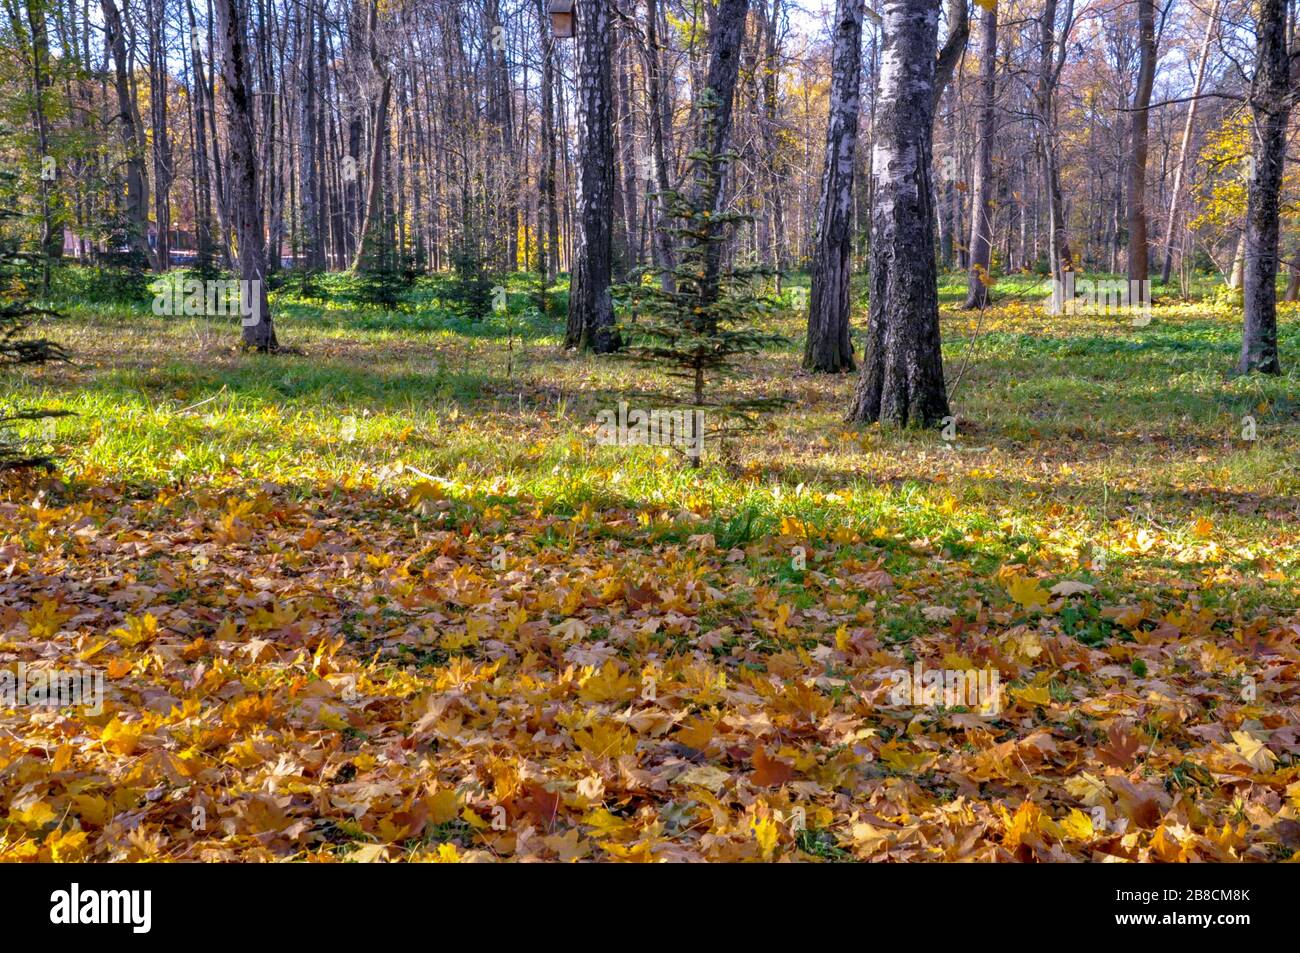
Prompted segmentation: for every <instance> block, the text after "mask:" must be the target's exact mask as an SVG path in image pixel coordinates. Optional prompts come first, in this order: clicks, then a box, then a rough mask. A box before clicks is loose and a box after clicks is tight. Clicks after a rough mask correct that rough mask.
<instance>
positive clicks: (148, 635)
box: [108, 612, 158, 648]
mask: <svg viewBox="0 0 1300 953" xmlns="http://www.w3.org/2000/svg"><path fill="white" fill-rule="evenodd" d="M108 634H109V635H115V636H117V638H118V640H119V641H122V642H125V643H126V644H127V645H129V646H131V647H132V648H134V647H135V646H137V645H140V644H141V643H142V642H148V641H149V640H150V639H152V638H153V637H154V636H156V635H157V634H158V620H157V619H155V618H154V616H153V613H152V612H146V613H145V614H144V615H143V616H139V617H137V616H133V615H128V616H127V617H126V619H125V621H124V622H123V623H122V625H121V627H120V628H117V629H114V630H113V631H112V632H110V633H108Z"/></svg>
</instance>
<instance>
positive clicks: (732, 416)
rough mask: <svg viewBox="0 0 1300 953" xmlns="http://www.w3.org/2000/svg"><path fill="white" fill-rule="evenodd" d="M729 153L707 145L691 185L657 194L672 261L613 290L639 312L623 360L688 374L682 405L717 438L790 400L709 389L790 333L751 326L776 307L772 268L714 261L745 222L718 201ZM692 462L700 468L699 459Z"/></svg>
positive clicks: (706, 112) (682, 376)
mask: <svg viewBox="0 0 1300 953" xmlns="http://www.w3.org/2000/svg"><path fill="white" fill-rule="evenodd" d="M711 93H712V91H711V90H709V89H706V90H705V92H704V95H703V96H702V97H701V102H700V109H701V113H702V114H703V116H704V117H705V121H706V122H707V121H711V117H712V115H713V113H714V112H715V111H716V110H717V108H718V104H717V101H716V97H713V96H712V95H711ZM732 158H734V154H733V153H729V152H710V151H707V150H706V149H703V148H701V149H697V150H696V151H694V152H692V153H691V154H690V156H689V159H690V160H691V162H692V164H693V166H694V171H693V175H691V176H689V177H688V181H692V183H693V185H692V187H691V188H690V189H689V191H687V192H682V191H668V192H666V193H663V195H662V199H663V201H664V206H665V207H666V209H667V213H668V214H667V220H668V221H670V222H673V223H674V224H673V225H672V226H671V227H669V229H668V231H669V234H670V235H671V237H672V241H673V244H674V245H675V246H676V251H675V254H674V255H673V256H672V259H671V260H672V261H674V262H675V264H673V265H672V266H671V267H667V268H664V267H646V268H642V269H639V270H638V271H637V273H636V274H635V276H634V280H633V281H632V282H631V283H630V284H628V285H624V286H623V287H622V288H620V295H619V296H620V297H621V298H623V299H624V300H625V301H626V302H628V304H629V305H630V306H631V309H632V313H633V315H634V316H635V323H633V324H631V325H625V326H624V327H623V328H622V329H621V333H622V334H623V336H624V338H625V339H626V340H628V341H630V342H631V343H630V346H629V348H628V355H629V357H630V358H631V359H633V360H636V361H638V362H639V363H642V364H646V365H650V366H656V367H660V368H663V369H664V370H665V371H666V373H667V374H668V376H669V377H675V378H677V379H679V380H684V381H686V382H687V385H688V390H689V397H688V399H687V400H686V401H685V404H686V405H687V406H688V407H690V408H691V409H693V410H700V411H703V414H704V418H705V421H706V427H707V434H708V436H709V438H710V439H715V438H716V439H722V440H725V439H726V438H727V437H728V436H729V435H732V434H735V433H738V432H742V431H745V430H750V429H752V428H754V427H756V426H757V425H758V423H759V416H760V415H761V414H765V413H770V412H772V411H774V410H777V409H779V408H781V407H783V406H785V405H786V404H788V403H790V401H789V399H788V398H784V397H756V398H744V399H741V398H731V399H728V398H725V397H722V396H718V395H717V394H716V393H715V392H714V385H716V383H717V382H718V381H719V380H721V379H725V378H734V377H737V376H738V375H739V369H738V367H737V366H736V359H737V358H738V357H740V356H741V355H744V354H751V353H754V352H756V351H759V350H761V349H762V348H764V347H768V346H770V345H772V344H777V343H783V342H784V341H785V340H786V339H785V338H784V337H782V336H781V335H779V334H774V333H771V332H767V331H762V330H760V329H758V328H757V327H755V326H754V323H753V322H754V321H755V320H757V319H759V318H761V317H763V316H764V315H767V314H771V313H773V312H775V311H777V310H778V309H779V307H778V304H777V302H776V301H774V300H773V299H771V298H769V297H767V296H765V295H764V294H762V293H761V289H763V288H764V287H765V285H766V281H767V279H769V278H770V277H771V276H772V275H773V274H774V272H773V271H772V269H770V268H764V267H761V266H755V267H726V266H723V265H721V264H720V258H721V256H720V255H719V254H718V252H719V251H720V244H721V243H722V242H725V241H726V240H727V238H728V237H729V236H730V234H731V232H732V231H733V230H734V229H735V227H736V226H737V225H738V224H739V223H740V222H743V221H747V220H748V219H749V216H746V215H743V214H741V213H739V212H736V211H719V210H718V208H717V207H718V205H719V204H720V203H718V201H717V196H718V195H719V193H720V190H721V185H722V176H723V174H724V171H725V167H726V164H727V162H729V161H730V160H731V159H732ZM665 277H666V278H667V279H668V280H663V279H664V278H665ZM669 399H671V397H669ZM691 465H692V466H696V467H698V466H699V457H698V456H695V457H692V460H691Z"/></svg>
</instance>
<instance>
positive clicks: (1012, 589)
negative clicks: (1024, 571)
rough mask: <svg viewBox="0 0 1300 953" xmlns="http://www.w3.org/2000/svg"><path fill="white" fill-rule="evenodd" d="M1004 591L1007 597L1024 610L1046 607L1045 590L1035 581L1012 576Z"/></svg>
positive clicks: (1026, 577) (1024, 577) (1025, 577)
mask: <svg viewBox="0 0 1300 953" xmlns="http://www.w3.org/2000/svg"><path fill="white" fill-rule="evenodd" d="M1006 589H1007V595H1009V596H1011V598H1012V599H1014V600H1015V602H1016V604H1017V605H1020V606H1024V607H1025V608H1026V609H1033V608H1036V607H1040V606H1045V605H1047V597H1048V593H1047V590H1046V589H1044V588H1043V587H1042V586H1040V585H1039V584H1038V580H1037V579H1031V578H1029V577H1028V576H1013V577H1011V580H1010V581H1009V582H1008V583H1007V584H1006Z"/></svg>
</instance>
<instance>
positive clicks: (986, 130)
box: [964, 0, 998, 308]
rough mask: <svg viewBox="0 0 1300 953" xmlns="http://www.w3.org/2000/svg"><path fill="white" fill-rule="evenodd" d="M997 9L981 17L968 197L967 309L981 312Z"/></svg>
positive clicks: (987, 255)
mask: <svg viewBox="0 0 1300 953" xmlns="http://www.w3.org/2000/svg"><path fill="white" fill-rule="evenodd" d="M997 65H998V7H997V3H996V0H995V2H992V3H990V4H989V6H987V7H982V8H981V13H980V88H979V118H978V120H977V123H978V129H977V130H976V138H975V182H974V186H975V187H974V190H973V192H972V195H971V216H970V218H971V222H970V278H969V281H968V282H967V287H966V304H965V305H964V307H967V308H983V307H984V306H985V305H986V304H988V300H989V283H990V281H991V279H992V268H993V209H992V205H993V200H994V188H993V137H994V134H995V132H996V126H995V122H994V112H993V105H994V101H995V99H996V96H997V86H996V84H997Z"/></svg>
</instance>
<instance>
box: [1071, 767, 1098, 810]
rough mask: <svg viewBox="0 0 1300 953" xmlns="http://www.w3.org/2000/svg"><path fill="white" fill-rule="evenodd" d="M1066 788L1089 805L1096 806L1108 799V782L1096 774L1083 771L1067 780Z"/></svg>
mask: <svg viewBox="0 0 1300 953" xmlns="http://www.w3.org/2000/svg"><path fill="white" fill-rule="evenodd" d="M1065 789H1066V790H1067V791H1069V792H1070V793H1071V794H1072V795H1074V796H1075V797H1077V798H1078V799H1079V800H1080V801H1082V802H1083V803H1084V804H1085V805H1087V806H1088V807H1096V806H1097V805H1098V804H1102V803H1104V802H1105V800H1106V784H1105V782H1104V781H1102V780H1101V778H1099V777H1097V776H1096V775H1095V774H1089V773H1088V772H1087V771H1081V772H1080V773H1079V774H1077V775H1075V776H1074V777H1072V778H1069V779H1068V780H1067V781H1066V782H1065Z"/></svg>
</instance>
